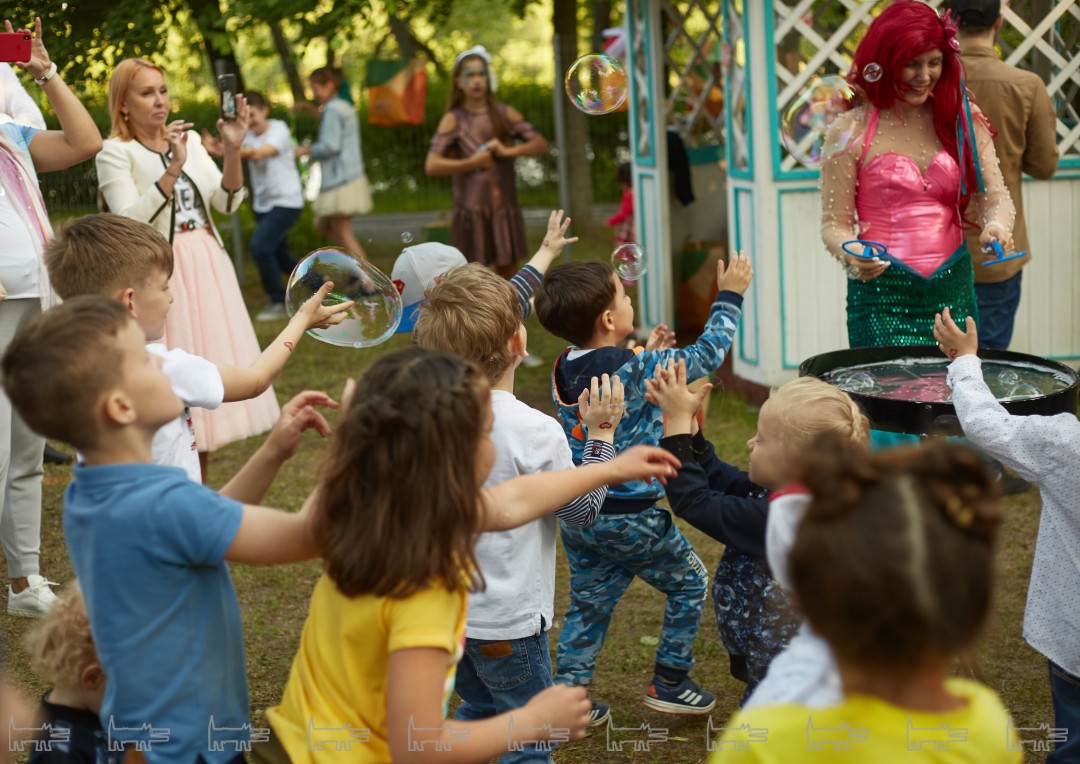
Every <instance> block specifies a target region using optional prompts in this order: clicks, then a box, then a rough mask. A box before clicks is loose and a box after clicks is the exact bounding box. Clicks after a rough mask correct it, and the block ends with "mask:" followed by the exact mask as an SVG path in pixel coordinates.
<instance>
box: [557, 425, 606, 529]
mask: <svg viewBox="0 0 1080 764" xmlns="http://www.w3.org/2000/svg"><path fill="white" fill-rule="evenodd" d="M614 458H615V446H613V445H611V444H610V443H604V442H603V441H600V440H590V441H587V442H586V443H585V452H584V454H583V455H582V458H581V466H583V467H584V466H585V465H586V464H597V463H599V462H610V461H611V460H612V459H614ZM606 498H607V486H606V485H602V486H600V487H599V488H596V489H593V490H592V491H589V492H588V493H587V494H585V495H584V496H578V497H577V498H576V499H574V500H572V501H570V502H567V503H566V504H564V505H562V506H561V507H559V508H558V509H556V510H555V517H557V518H559V519H560V520H562V521H563V522H567V523H570V524H571V525H577V526H580V527H585V526H587V525H591V524H592V521H593V520H595V519H596V516H597V515H599V514H600V507H602V506H603V505H604V499H606Z"/></svg>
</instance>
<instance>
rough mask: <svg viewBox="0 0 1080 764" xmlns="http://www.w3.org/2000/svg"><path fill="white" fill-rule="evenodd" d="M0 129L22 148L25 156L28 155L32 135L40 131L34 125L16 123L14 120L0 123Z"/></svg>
mask: <svg viewBox="0 0 1080 764" xmlns="http://www.w3.org/2000/svg"><path fill="white" fill-rule="evenodd" d="M0 131H3V133H4V135H5V136H6V137H7V139H8V140H9V141H11V142H12V143H14V144H15V145H16V146H18V147H19V148H20V149H22V151H23V153H24V154H26V156H27V157H29V156H30V141H32V140H34V136H35V135H37V134H38V132H40V131H39V130H38V129H37V128H36V127H30V126H29V125H17V124H15V123H14V122H5V123H3V124H0Z"/></svg>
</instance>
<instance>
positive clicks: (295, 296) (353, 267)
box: [285, 247, 401, 348]
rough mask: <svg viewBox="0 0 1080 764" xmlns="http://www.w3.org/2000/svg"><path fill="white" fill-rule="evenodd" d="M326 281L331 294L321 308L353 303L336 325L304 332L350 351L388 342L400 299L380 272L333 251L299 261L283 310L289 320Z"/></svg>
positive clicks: (320, 251)
mask: <svg viewBox="0 0 1080 764" xmlns="http://www.w3.org/2000/svg"><path fill="white" fill-rule="evenodd" d="M327 281H332V282H334V288H333V290H332V291H331V292H330V293H329V294H328V295H327V296H326V298H325V299H324V300H323V304H324V305H338V304H340V303H343V302H346V301H348V300H354V301H355V302H356V305H354V306H353V307H352V308H351V309H350V310H349V311H348V317H347V318H346V319H345V320H344V321H342V322H341V323H340V324H336V325H334V326H330V327H327V328H325V329H311V330H309V331H308V334H310V335H311V336H312V337H314V338H315V339H317V340H321V341H323V342H326V343H329V344H331V345H339V346H341V347H348V348H368V347H373V346H375V345H378V344H380V343H382V342H385V341H386V340H387V339H389V338H390V337H391V336H392V335H393V334H394V331H395V330H396V329H397V327H398V324H399V323H401V294H400V293H399V292H398V290H397V287H395V286H394V284H393V282H391V281H390V279H388V278H387V277H386V276H385V275H384V274H383V273H382V272H381V271H380V270H379V269H378V268H376V267H375V266H373V265H372V264H371V263H369V262H367V261H366V260H362V259H361V258H359V257H357V256H355V255H353V254H350V253H349V252H346V251H344V250H341V249H337V248H335V247H324V248H322V249H317V250H315V251H314V252H311V253H309V254H308V255H307V256H306V257H305V258H304V259H303V260H301V261H300V262H299V263H298V264H297V266H296V268H295V269H294V270H293V272H292V275H291V276H289V285H288V287H286V292H285V307H286V309H287V310H288V311H289V315H290V316H292V315H294V314H295V313H296V311H297V310H298V309H299V308H300V306H301V305H303V304H304V303H305V302H306V301H307V300H308V299H310V298H311V297H312V295H314V294H315V293H316V292H317V291H318V290H319V287H321V286H322V285H323V284H325V283H326V282H327Z"/></svg>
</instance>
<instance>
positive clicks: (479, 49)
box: [454, 45, 499, 93]
mask: <svg viewBox="0 0 1080 764" xmlns="http://www.w3.org/2000/svg"><path fill="white" fill-rule="evenodd" d="M473 56H476V57H477V58H481V59H483V60H484V63H485V64H487V70H488V83H489V85H490V87H491V92H492V93H494V92H495V91H496V90H498V89H499V81H498V79H497V78H496V77H495V70H494V69H492V68H491V54H490V53H488V52H487V48H485V47H484V46H483V45H476V46H474V47H472V48H469V49H468V50H463V51H462V52H461V53H458V54H457V58H455V59H454V70H455V71H456V70H457V68H458V64H460V63H461V62H462V61H464V60H465V59H466V58H471V57H473Z"/></svg>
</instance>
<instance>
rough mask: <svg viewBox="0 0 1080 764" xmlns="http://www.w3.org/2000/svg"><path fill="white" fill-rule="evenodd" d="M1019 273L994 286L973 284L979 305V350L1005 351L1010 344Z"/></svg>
mask: <svg viewBox="0 0 1080 764" xmlns="http://www.w3.org/2000/svg"><path fill="white" fill-rule="evenodd" d="M1023 275H1024V272H1023V271H1019V272H1017V274H1016V275H1015V276H1013V277H1012V278H1010V279H1006V280H1005V281H999V282H998V283H996V284H976V285H975V300H976V301H977V302H978V304H979V346H980V347H984V348H993V349H994V350H1008V349H1009V343H1010V342H1012V335H1013V322H1014V321H1015V319H1016V309H1017V308H1018V307H1019V306H1020V277H1021V276H1023Z"/></svg>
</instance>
